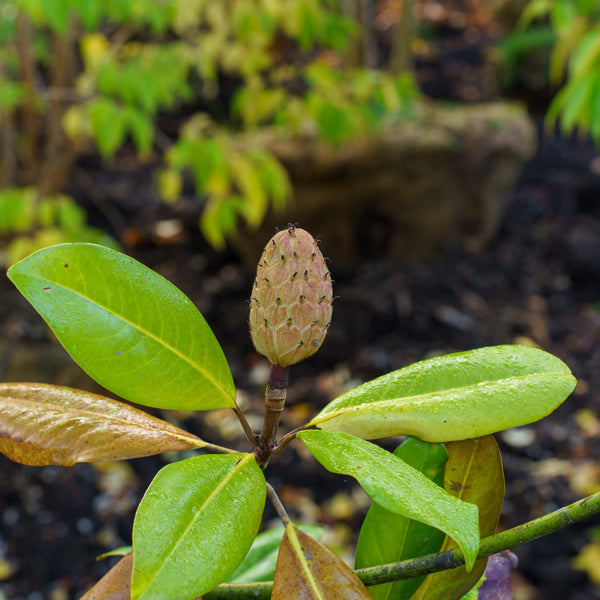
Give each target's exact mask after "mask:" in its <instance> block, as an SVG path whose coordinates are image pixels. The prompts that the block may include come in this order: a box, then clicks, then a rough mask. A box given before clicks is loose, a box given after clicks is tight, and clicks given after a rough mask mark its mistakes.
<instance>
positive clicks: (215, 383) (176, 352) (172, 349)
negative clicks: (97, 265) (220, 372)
mask: <svg viewBox="0 0 600 600" xmlns="http://www.w3.org/2000/svg"><path fill="white" fill-rule="evenodd" d="M23 276H24V277H30V278H31V279H39V280H40V281H47V282H49V283H52V284H54V285H56V286H58V287H59V288H62V289H63V290H66V291H68V292H71V293H73V294H75V295H77V296H79V297H80V298H83V299H84V300H87V301H88V302H90V303H91V304H94V305H96V306H98V307H99V308H101V309H103V310H105V311H106V312H108V313H109V314H111V315H113V316H114V317H116V318H117V319H120V320H121V321H123V322H124V323H126V324H127V325H129V326H130V327H132V328H133V329H136V330H137V331H139V332H141V333H143V334H144V335H146V336H148V337H149V338H150V339H152V340H154V341H155V342H157V343H158V344H159V345H161V346H163V347H164V348H165V349H166V350H169V351H170V352H172V353H173V354H174V355H175V356H177V357H178V358H180V359H181V360H183V361H184V362H186V363H188V364H189V365H190V366H191V367H192V368H194V369H196V370H197V371H198V372H199V373H201V374H202V375H203V376H204V377H205V378H206V379H207V380H208V381H210V383H212V385H213V386H214V387H216V388H217V389H218V390H219V391H220V392H221V393H222V394H223V395H224V396H225V397H226V398H228V399H229V400H231V401H232V402H233V399H232V398H231V396H230V395H229V393H227V391H226V390H225V388H224V387H223V386H222V385H221V384H220V383H219V382H218V381H217V380H215V379H214V378H213V377H212V376H211V375H210V374H209V371H208V369H204V368H203V367H202V366H201V365H199V364H197V363H196V362H194V361H193V360H191V359H190V358H189V357H187V356H186V355H185V354H183V353H181V352H180V351H179V350H178V349H177V348H175V347H173V346H171V345H170V344H167V343H166V341H165V340H163V339H161V338H159V337H157V336H156V335H155V334H154V333H152V332H151V331H148V330H147V329H144V328H143V327H141V326H140V325H138V324H137V323H134V322H133V321H130V320H129V319H126V318H125V317H124V316H122V315H119V314H118V313H116V312H114V311H113V310H112V309H110V308H109V307H107V306H105V305H103V304H101V303H100V302H98V301H97V300H94V299H92V298H90V297H89V296H86V295H85V294H82V293H81V292H79V291H78V290H75V289H73V288H70V287H68V286H66V285H64V284H62V283H59V282H57V281H54V280H52V279H48V278H45V277H41V276H39V275H35V274H33V275H32V274H26V275H23ZM207 327H208V325H207Z"/></svg>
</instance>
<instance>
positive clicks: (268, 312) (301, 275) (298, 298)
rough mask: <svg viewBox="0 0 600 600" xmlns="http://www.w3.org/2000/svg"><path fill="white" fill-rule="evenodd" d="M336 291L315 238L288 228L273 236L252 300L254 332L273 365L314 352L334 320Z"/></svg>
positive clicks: (254, 338)
mask: <svg viewBox="0 0 600 600" xmlns="http://www.w3.org/2000/svg"><path fill="white" fill-rule="evenodd" d="M332 294H333V292H332V286H331V277H330V275H329V270H328V269H327V265H326V264H325V259H324V258H323V255H322V254H321V251H320V250H319V248H318V246H317V242H316V241H315V239H314V238H313V237H312V235H310V233H308V232H307V231H305V230H304V229H299V228H297V227H292V226H290V227H288V228H287V229H285V230H283V231H280V232H279V233H277V234H276V235H275V236H273V237H272V238H271V240H269V243H268V244H267V245H266V246H265V249H264V252H263V254H262V256H261V258H260V261H259V263H258V268H257V270H256V280H255V281H254V287H253V289H252V299H251V300H250V335H251V336H252V341H253V342H254V346H255V347H256V350H257V351H258V352H260V353H261V354H263V355H264V356H266V357H267V358H268V359H269V360H270V361H271V363H272V364H274V365H280V366H282V367H287V366H289V365H292V364H294V363H296V362H298V361H300V360H302V359H304V358H307V357H308V356H311V355H312V354H314V353H315V352H316V351H317V350H318V349H319V348H320V346H321V344H322V343H323V340H324V339H325V335H326V334H327V328H328V327H329V323H330V321H331V311H332V306H331V305H332V301H333V295H332Z"/></svg>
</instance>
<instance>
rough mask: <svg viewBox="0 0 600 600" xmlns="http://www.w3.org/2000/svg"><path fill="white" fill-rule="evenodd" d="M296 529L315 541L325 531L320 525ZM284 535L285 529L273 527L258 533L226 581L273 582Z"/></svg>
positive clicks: (302, 526)
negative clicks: (241, 560)
mask: <svg viewBox="0 0 600 600" xmlns="http://www.w3.org/2000/svg"><path fill="white" fill-rule="evenodd" d="M298 528H299V529H301V530H302V531H304V532H305V533H307V534H308V535H310V536H311V537H313V538H315V539H316V540H320V539H321V537H322V535H323V532H324V531H325V528H324V527H323V526H322V525H298ZM284 533H285V527H275V528H273V529H267V530H266V531H263V532H262V533H259V534H258V535H257V536H256V539H255V540H254V542H253V543H252V547H251V548H250V550H249V551H248V554H247V555H246V558H244V560H243V562H242V563H241V564H240V566H239V567H238V568H237V569H236V570H235V573H234V574H233V575H232V576H231V577H230V578H229V579H228V581H229V582H231V583H254V582H259V581H273V577H274V576H275V566H276V564H277V554H278V552H279V545H280V544H281V539H282V538H283V534H284Z"/></svg>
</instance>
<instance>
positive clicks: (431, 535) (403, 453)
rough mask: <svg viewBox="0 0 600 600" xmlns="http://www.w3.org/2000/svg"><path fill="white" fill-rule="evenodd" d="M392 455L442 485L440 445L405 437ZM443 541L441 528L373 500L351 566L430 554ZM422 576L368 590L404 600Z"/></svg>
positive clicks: (444, 456)
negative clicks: (413, 518) (406, 515)
mask: <svg viewBox="0 0 600 600" xmlns="http://www.w3.org/2000/svg"><path fill="white" fill-rule="evenodd" d="M394 454H395V455H396V456H397V457H398V458H401V459H402V460H404V461H405V462H406V463H407V464H408V465H410V466H411V467H413V468H415V469H417V470H418V471H420V472H421V473H423V474H424V475H426V476H427V477H429V479H431V480H432V481H433V482H434V483H435V484H437V485H439V486H443V485H444V469H445V466H446V461H447V460H448V453H447V452H446V449H445V448H444V445H443V444H430V443H428V442H422V441H421V440H419V439H417V438H408V439H407V440H406V441H405V442H404V443H403V444H401V445H400V446H398V448H396V450H395V451H394ZM443 541H444V533H443V532H442V531H440V530H438V529H434V528H433V527H430V526H429V525H425V524H423V523H420V522H419V521H413V520H411V519H408V518H406V517H403V516H401V515H397V514H394V513H392V512H390V511H388V510H386V509H384V508H382V507H381V506H379V505H378V504H376V503H373V505H372V506H371V508H370V509H369V512H368V513H367V516H366V517H365V520H364V522H363V525H362V527H361V529H360V535H359V537H358V544H357V546H356V561H355V565H354V567H355V568H356V569H362V568H364V567H373V566H376V565H384V564H387V563H392V562H398V561H401V560H406V559H408V558H414V557H416V556H423V555H425V554H431V553H433V552H437V551H438V550H439V549H440V548H441V546H442V543H443ZM424 579H425V576H424V575H423V576H421V577H411V578H410V579H404V580H401V581H396V582H393V583H384V584H381V585H375V586H371V587H370V588H369V592H370V593H371V596H373V598H374V600H388V599H390V598H393V599H394V600H405V599H408V598H410V597H411V596H412V594H413V593H414V592H415V591H416V590H417V588H418V587H419V586H420V585H421V583H422V582H423V580H424Z"/></svg>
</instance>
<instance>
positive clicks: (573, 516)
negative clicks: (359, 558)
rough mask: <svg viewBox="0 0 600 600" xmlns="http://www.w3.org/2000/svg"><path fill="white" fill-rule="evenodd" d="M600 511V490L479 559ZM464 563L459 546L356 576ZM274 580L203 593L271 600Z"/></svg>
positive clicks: (394, 576)
mask: <svg viewBox="0 0 600 600" xmlns="http://www.w3.org/2000/svg"><path fill="white" fill-rule="evenodd" d="M598 512H600V492H598V493H596V494H593V495H591V496H587V497H586V498H582V499H581V500H578V501H577V502H574V503H573V504H569V505H568V506H563V507H562V508H559V509H558V510H555V511H554V512H551V513H549V514H547V515H544V516H542V517H539V518H537V519H534V520H533V521H529V522H527V523H523V524H522V525H518V526H517V527H513V528H512V529H507V530H506V531H502V532H500V533H496V534H495V535H491V536H489V537H487V538H484V539H483V540H481V544H480V546H479V553H478V554H477V558H486V557H488V556H491V555H492V554H496V553H497V552H501V551H502V550H506V549H508V548H514V547H516V546H520V545H521V544H524V543H526V542H531V541H532V540H536V539H538V538H540V537H543V536H545V535H547V534H549V533H553V532H555V531H558V530H559V529H563V528H564V527H567V526H568V525H572V524H573V523H576V522H578V521H581V520H582V519H585V518H587V517H590V516H591V515H593V514H596V513H598ZM464 564H465V559H464V556H463V554H462V552H461V551H460V550H459V549H458V548H454V549H452V550H445V551H444V552H437V553H436V554H428V555H427V556H420V557H418V558H412V559H410V560H405V561H400V562H396V563H390V564H387V565H378V566H376V567H369V568H367V569H357V570H356V571H355V573H356V575H358V577H359V578H360V579H361V580H362V582H363V583H365V584H366V585H378V584H380V583H389V582H391V581H399V580H401V579H408V578H409V577H417V576H419V575H428V574H429V573H437V572H439V571H446V570H448V569H455V568H456V567H460V566H462V565H464ZM272 588H273V583H272V582H264V583H260V584H257V583H252V584H245V585H244V584H223V585H220V586H218V587H217V588H215V589H214V590H213V591H212V592H209V593H208V594H206V595H205V596H204V598H205V600H226V599H229V600H231V599H232V598H235V600H246V599H250V598H253V599H255V600H268V599H269V598H270V597H271V590H272Z"/></svg>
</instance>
